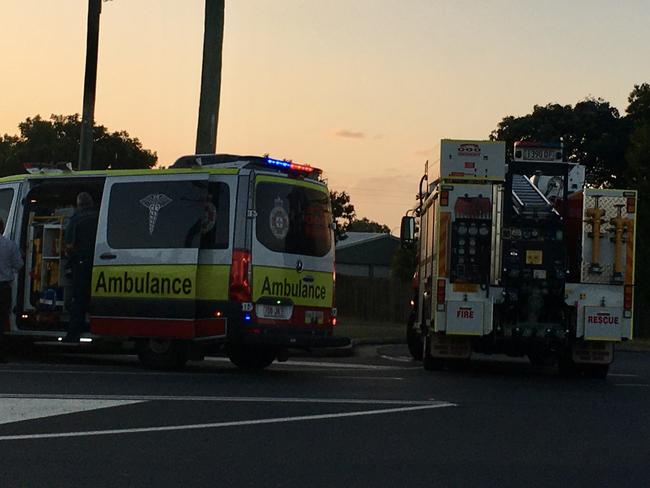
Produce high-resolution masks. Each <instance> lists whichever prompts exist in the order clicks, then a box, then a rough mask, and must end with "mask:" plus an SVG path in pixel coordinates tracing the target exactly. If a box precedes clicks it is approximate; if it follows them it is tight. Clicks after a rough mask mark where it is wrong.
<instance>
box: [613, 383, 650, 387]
mask: <svg viewBox="0 0 650 488" xmlns="http://www.w3.org/2000/svg"><path fill="white" fill-rule="evenodd" d="M614 385H615V386H636V387H641V388H650V385H648V384H647V383H615V384H614Z"/></svg>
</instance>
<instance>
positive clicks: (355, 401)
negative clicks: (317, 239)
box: [0, 393, 447, 406]
mask: <svg viewBox="0 0 650 488" xmlns="http://www.w3.org/2000/svg"><path fill="white" fill-rule="evenodd" d="M4 398H38V399H44V400H47V399H52V400H60V399H61V400H100V401H140V402H151V401H179V402H183V401H185V402H187V401H190V402H258V403H343V404H352V405H405V406H409V405H414V406H418V405H419V406H422V405H424V406H426V405H432V404H438V403H447V402H444V401H440V400H376V399H372V398H301V397H236V396H171V395H59V394H51V395H48V394H29V393H15V394H14V393H2V394H0V399H4Z"/></svg>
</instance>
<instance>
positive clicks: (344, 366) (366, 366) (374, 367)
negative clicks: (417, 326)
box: [205, 357, 401, 371]
mask: <svg viewBox="0 0 650 488" xmlns="http://www.w3.org/2000/svg"><path fill="white" fill-rule="evenodd" d="M205 361H216V362H222V363H229V362H230V359H228V358H214V357H210V358H205ZM285 364H286V365H287V366H314V367H324V368H341V369H371V370H377V371H379V370H391V369H401V368H396V367H395V366H378V365H374V364H356V363H330V362H323V361H293V360H289V361H285V362H282V363H277V362H276V363H273V365H274V366H277V365H285Z"/></svg>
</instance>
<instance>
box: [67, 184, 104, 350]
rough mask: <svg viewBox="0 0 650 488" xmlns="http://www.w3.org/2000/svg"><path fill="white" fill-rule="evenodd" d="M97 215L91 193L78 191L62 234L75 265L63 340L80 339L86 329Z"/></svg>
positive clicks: (75, 340) (72, 340)
mask: <svg viewBox="0 0 650 488" xmlns="http://www.w3.org/2000/svg"><path fill="white" fill-rule="evenodd" d="M98 218H99V213H98V212H97V209H95V206H94V202H93V198H92V197H91V196H90V194H88V193H86V192H82V193H79V195H77V211H76V212H75V214H74V215H73V216H72V217H71V218H70V221H69V222H68V225H67V226H66V228H65V234H64V237H63V238H64V242H65V245H66V252H67V256H68V260H69V263H70V265H71V267H72V309H71V311H70V326H69V327H68V333H67V335H66V336H65V338H64V339H63V341H64V342H79V337H80V336H81V333H82V332H84V331H85V330H86V312H87V311H88V305H89V304H90V287H91V281H92V273H93V255H94V253H95V236H96V234H97V220H98Z"/></svg>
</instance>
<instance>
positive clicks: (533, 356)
mask: <svg viewBox="0 0 650 488" xmlns="http://www.w3.org/2000/svg"><path fill="white" fill-rule="evenodd" d="M528 360H529V361H530V364H532V365H533V366H552V365H553V364H555V358H554V357H553V356H552V355H550V354H543V353H541V352H529V353H528Z"/></svg>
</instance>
